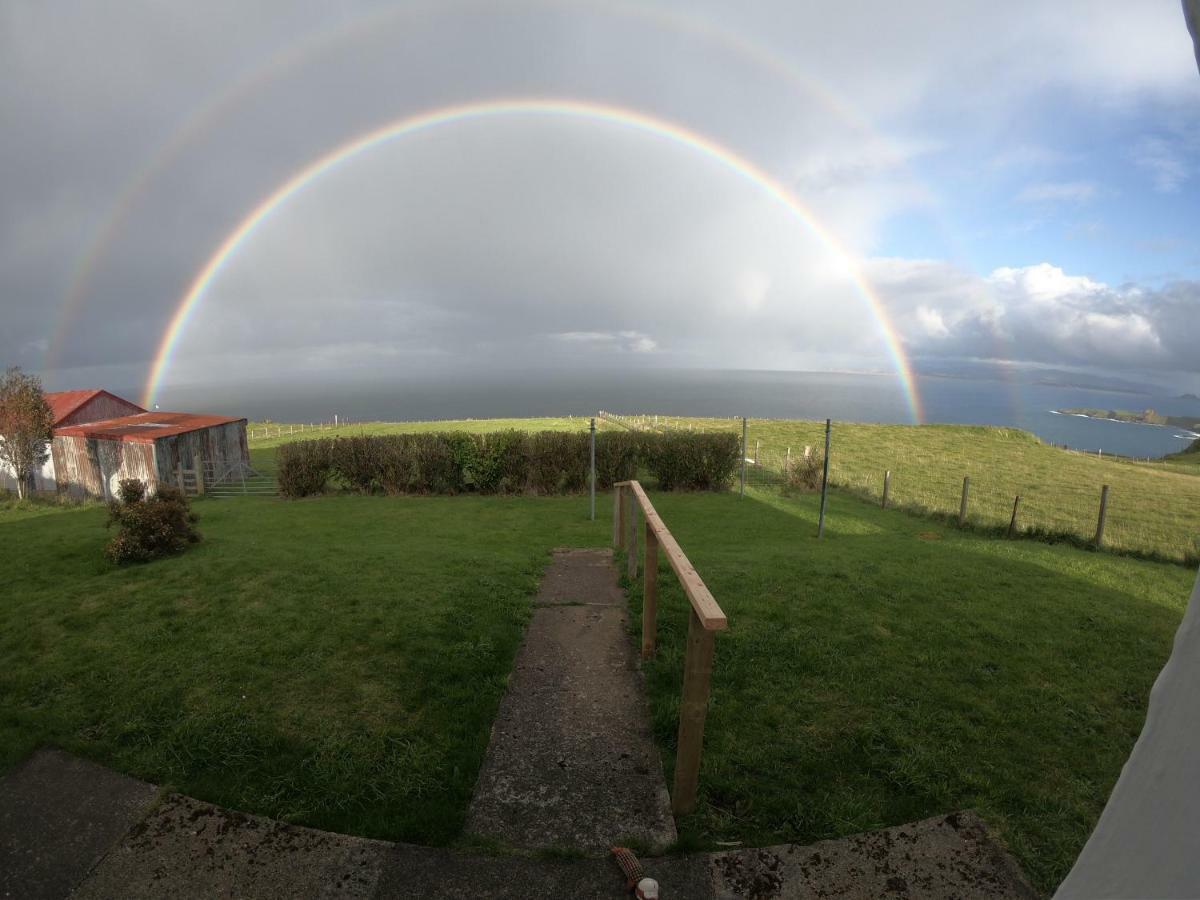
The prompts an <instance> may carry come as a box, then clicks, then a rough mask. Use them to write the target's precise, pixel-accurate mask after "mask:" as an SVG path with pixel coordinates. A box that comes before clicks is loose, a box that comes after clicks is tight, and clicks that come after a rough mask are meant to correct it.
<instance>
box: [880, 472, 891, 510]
mask: <svg viewBox="0 0 1200 900" xmlns="http://www.w3.org/2000/svg"><path fill="white" fill-rule="evenodd" d="M891 486H892V470H891V469H888V470H886V471H885V472H884V473H883V502H882V503H881V504H879V505H880V506H882V507H883V508H884V509H887V501H888V491H889V490H890V489H891Z"/></svg>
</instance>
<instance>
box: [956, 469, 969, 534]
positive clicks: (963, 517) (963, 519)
mask: <svg viewBox="0 0 1200 900" xmlns="http://www.w3.org/2000/svg"><path fill="white" fill-rule="evenodd" d="M970 490H971V476H970V475H964V476H963V493H962V502H961V503H960V504H959V505H958V527H959V528H962V527H963V526H964V525H966V524H967V495H968V493H969V492H970Z"/></svg>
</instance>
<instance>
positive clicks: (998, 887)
mask: <svg viewBox="0 0 1200 900" xmlns="http://www.w3.org/2000/svg"><path fill="white" fill-rule="evenodd" d="M712 878H713V897H714V898H715V900H734V898H737V900H743V898H745V900H800V898H812V897H821V898H826V900H856V898H863V900H866V898H879V897H896V898H901V897H912V898H917V897H920V898H928V900H950V898H955V900H985V898H986V900H1000V898H1005V900H1008V898H1011V900H1034V898H1036V897H1037V893H1036V892H1035V891H1034V890H1033V888H1032V887H1031V886H1030V884H1029V882H1028V881H1026V879H1025V876H1024V874H1022V872H1021V869H1020V867H1018V866H1017V864H1016V862H1015V861H1014V860H1013V859H1012V857H1010V856H1009V855H1008V853H1007V852H1006V851H1005V850H1004V849H1003V848H1002V847H1001V845H1000V844H999V843H998V842H997V841H996V840H995V839H994V838H993V837H992V836H991V835H990V834H989V833H988V830H987V827H986V826H985V825H984V823H983V821H982V820H981V819H980V818H979V817H978V816H976V815H974V814H973V813H970V812H959V813H953V814H951V815H948V816H938V817H936V818H932V819H924V820H922V821H920V822H912V823H910V824H907V825H899V826H897V827H895V828H886V829H884V830H882V831H872V832H868V833H866V834H859V835H854V836H852V837H847V838H842V839H840V840H836V841H822V842H820V843H818V844H811V845H809V846H798V845H795V844H784V845H781V846H778V847H763V848H760V849H755V850H738V851H733V852H730V853H718V854H714V855H713V857H712Z"/></svg>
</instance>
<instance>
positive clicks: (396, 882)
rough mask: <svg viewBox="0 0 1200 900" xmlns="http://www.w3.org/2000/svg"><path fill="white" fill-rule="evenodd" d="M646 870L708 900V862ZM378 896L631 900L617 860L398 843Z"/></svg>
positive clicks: (660, 864) (677, 895) (677, 899)
mask: <svg viewBox="0 0 1200 900" xmlns="http://www.w3.org/2000/svg"><path fill="white" fill-rule="evenodd" d="M643 862H644V864H645V868H646V874H647V875H650V876H651V877H653V878H657V879H658V880H659V882H660V884H661V885H662V886H663V897H664V898H674V900H708V898H710V897H711V896H712V887H711V883H710V882H711V879H710V878H709V871H708V862H707V860H706V859H704V858H701V857H695V858H691V859H682V858H680V859H651V860H644V861H643ZM376 896H377V897H378V898H380V900H383V898H385V897H386V898H393V897H420V898H422V900H462V898H465V897H487V898H489V900H562V898H566V897H569V898H571V900H628V898H629V894H628V893H627V892H626V891H625V881H624V879H623V878H622V876H621V871H620V869H618V868H617V865H616V863H614V862H613V861H612V860H611V859H583V860H549V859H531V858H528V857H516V856H490V857H489V856H468V855H465V854H459V853H454V852H451V851H447V850H429V849H425V848H421V847H405V846H397V847H395V848H394V850H393V852H392V853H390V854H389V855H388V857H387V858H386V859H385V861H384V865H383V873H382V875H381V876H380V879H379V887H378V891H377V894H376Z"/></svg>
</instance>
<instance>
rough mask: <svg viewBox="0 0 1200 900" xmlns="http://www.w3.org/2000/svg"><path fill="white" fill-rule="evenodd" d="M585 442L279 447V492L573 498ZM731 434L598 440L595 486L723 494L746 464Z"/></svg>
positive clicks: (533, 436)
mask: <svg viewBox="0 0 1200 900" xmlns="http://www.w3.org/2000/svg"><path fill="white" fill-rule="evenodd" d="M588 440H589V436H588V435H587V434H586V433H570V432H561V431H541V432H534V433H529V432H523V431H499V432H494V433H491V434H463V433H460V432H438V433H428V434H396V435H380V436H366V435H363V436H361V437H339V438H325V439H322V440H315V441H297V442H294V443H289V444H283V445H282V446H280V448H279V456H278V466H279V471H278V479H279V490H280V492H281V493H282V494H283V495H284V496H285V497H304V496H308V495H311V494H318V493H320V492H321V491H323V490H324V489H325V486H326V484H327V483H328V482H329V481H330V480H331V479H332V480H333V481H334V482H336V483H338V484H340V485H341V486H343V487H345V488H348V489H350V490H352V491H357V492H359V493H364V494H375V493H383V494H458V493H465V492H475V493H481V494H571V493H578V492H581V491H585V490H587V487H588ZM740 455H741V454H740V446H739V443H738V439H737V436H736V435H734V434H732V433H726V432H720V433H711V434H709V433H693V432H688V433H671V434H655V433H646V432H640V433H635V432H624V431H622V432H602V433H600V434H597V435H596V486H597V487H598V488H600V489H607V488H610V487H612V484H613V482H615V481H626V480H628V479H630V478H636V477H637V473H638V470H639V469H640V468H643V467H644V468H646V469H648V470H649V471H650V472H651V473H652V474H653V475H654V476H655V477H656V478H657V480H658V483H659V487H661V488H663V489H666V490H675V489H692V490H720V489H723V488H725V487H727V486H728V485H729V483H730V482H731V480H732V479H733V475H734V472H735V471H736V470H737V465H738V462H739V459H740Z"/></svg>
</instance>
